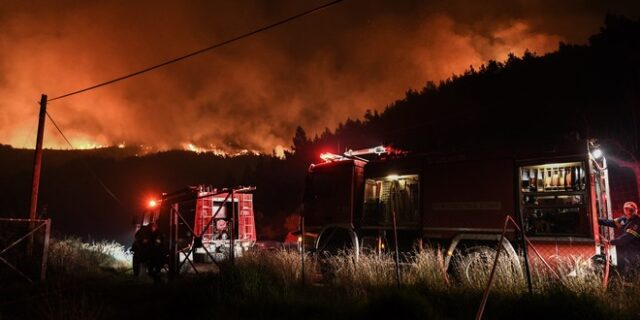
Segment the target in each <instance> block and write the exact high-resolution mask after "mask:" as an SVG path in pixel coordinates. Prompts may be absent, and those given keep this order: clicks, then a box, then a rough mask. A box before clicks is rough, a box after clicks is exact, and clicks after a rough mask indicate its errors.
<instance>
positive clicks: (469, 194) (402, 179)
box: [303, 140, 616, 263]
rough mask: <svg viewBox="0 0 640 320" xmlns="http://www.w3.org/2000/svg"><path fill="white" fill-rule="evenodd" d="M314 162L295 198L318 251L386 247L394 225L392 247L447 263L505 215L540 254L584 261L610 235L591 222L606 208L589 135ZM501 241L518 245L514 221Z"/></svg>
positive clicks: (603, 175) (602, 169)
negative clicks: (435, 253)
mask: <svg viewBox="0 0 640 320" xmlns="http://www.w3.org/2000/svg"><path fill="white" fill-rule="evenodd" d="M371 155H374V156H375V157H374V158H367V156H371ZM321 158H322V159H323V160H324V162H322V163H318V164H313V165H311V166H310V167H309V170H308V174H307V181H306V190H305V195H304V200H303V202H304V207H303V208H304V209H303V216H304V222H305V226H306V228H307V230H308V231H311V232H317V233H318V238H317V239H316V241H315V250H317V251H324V250H328V251H332V250H336V249H339V248H344V247H348V248H352V249H353V250H354V251H355V252H356V253H360V252H363V251H371V250H374V251H380V250H384V248H385V247H386V248H389V246H390V245H391V244H393V245H395V242H394V237H393V233H392V231H393V229H394V226H395V230H396V232H397V238H398V240H397V245H398V247H399V250H401V251H409V250H411V248H412V247H413V246H415V245H416V244H422V243H432V244H438V245H441V246H443V247H445V248H448V250H447V254H448V256H449V257H448V258H447V259H446V261H447V263H448V261H449V258H450V256H451V255H453V253H454V251H455V249H456V247H457V246H458V245H459V244H461V243H464V242H469V241H475V242H478V241H483V242H487V241H488V242H497V241H498V239H500V234H501V233H502V228H503V225H504V223H505V218H506V216H507V215H509V216H511V217H512V218H513V219H514V220H515V221H516V222H517V223H518V224H519V225H520V226H522V228H523V230H524V234H525V235H526V237H527V238H528V239H530V240H531V243H532V245H533V246H535V247H536V248H537V250H538V251H539V252H540V253H541V254H542V256H543V258H544V259H553V258H555V257H561V256H583V257H585V258H591V257H593V256H594V255H597V254H601V253H602V244H601V241H600V237H603V236H604V237H606V238H612V236H613V234H612V231H611V230H609V229H607V230H605V228H602V227H599V225H598V221H597V219H598V218H606V219H611V217H612V214H611V205H610V203H609V185H608V183H609V182H608V174H607V165H606V160H605V158H604V155H603V154H602V152H601V151H600V150H599V148H598V147H597V146H596V145H595V144H594V142H592V141H585V140H577V141H572V142H571V143H568V144H562V145H557V144H556V145H546V146H543V147H540V148H535V149H533V148H528V149H527V150H523V149H522V148H521V149H518V148H511V149H507V150H505V149H504V148H503V149H501V150H496V149H493V150H487V149H485V150H474V151H467V152H459V153H447V154H444V153H434V154H420V155H411V154H406V153H401V152H395V151H393V150H392V149H390V148H388V147H377V148H371V149H365V150H358V151H348V152H346V153H345V154H343V155H331V154H323V155H322V156H321ZM507 239H508V240H509V241H506V242H505V243H503V244H504V246H505V248H506V249H507V251H508V252H510V253H511V254H512V255H515V254H516V250H515V249H517V248H518V247H521V244H522V242H520V241H517V240H518V239H521V233H519V232H517V231H516V228H515V227H514V226H513V225H511V226H510V227H509V228H508V233H507ZM610 252H611V258H612V261H613V263H615V258H616V254H615V248H613V250H611V251H610Z"/></svg>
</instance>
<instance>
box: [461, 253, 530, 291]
mask: <svg viewBox="0 0 640 320" xmlns="http://www.w3.org/2000/svg"><path fill="white" fill-rule="evenodd" d="M495 257H496V250H495V248H492V247H489V246H482V245H479V246H471V247H466V248H464V249H461V250H457V252H456V254H455V256H454V259H453V260H452V262H453V263H452V265H451V267H450V268H449V270H450V272H451V273H452V274H453V277H454V279H456V280H457V281H460V282H462V283H466V284H470V285H480V286H483V285H485V284H486V283H487V281H488V279H489V275H490V273H491V268H492V267H493V263H494V261H495ZM520 268H521V266H520V265H519V264H517V263H515V262H514V261H513V259H511V258H510V257H508V256H507V254H505V253H504V252H502V254H501V256H500V259H499V261H498V269H497V272H498V273H497V276H498V277H500V276H507V275H512V276H513V277H519V275H521V270H520Z"/></svg>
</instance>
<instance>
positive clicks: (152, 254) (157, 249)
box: [147, 222, 165, 283]
mask: <svg viewBox="0 0 640 320" xmlns="http://www.w3.org/2000/svg"><path fill="white" fill-rule="evenodd" d="M148 235H149V238H148V240H149V242H148V243H149V247H148V248H149V256H148V263H147V271H148V273H149V275H150V276H151V277H152V278H153V282H154V283H159V282H160V270H162V267H163V266H164V262H165V259H164V258H165V250H164V237H163V236H162V233H160V231H158V225H157V224H156V223H155V222H152V223H150V224H149V233H148Z"/></svg>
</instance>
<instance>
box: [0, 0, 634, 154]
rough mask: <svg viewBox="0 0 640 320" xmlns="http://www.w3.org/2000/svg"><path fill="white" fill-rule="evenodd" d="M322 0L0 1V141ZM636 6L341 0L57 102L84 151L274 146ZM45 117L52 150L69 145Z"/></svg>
mask: <svg viewBox="0 0 640 320" xmlns="http://www.w3.org/2000/svg"><path fill="white" fill-rule="evenodd" d="M326 2H327V1H291V0H289V1H287V0H277V1H276V0H274V1H189V2H186V1H173V2H169V1H18V0H9V1H3V2H2V4H0V96H1V97H2V98H1V99H0V110H2V112H0V143H3V144H11V145H13V146H15V147H29V148H33V145H34V141H35V129H36V122H37V121H36V119H37V111H38V105H37V101H38V100H39V98H40V94H42V93H45V94H48V95H49V97H54V96H58V95H61V94H64V93H67V92H70V91H74V90H77V89H82V88H84V87H87V86H90V85H93V84H96V83H99V82H102V81H106V80H109V79H111V78H114V77H118V76H122V75H124V74H127V73H129V72H132V71H136V70H139V69H142V68H144V67H147V66H151V65H154V64H156V63H159V62H162V61H165V60H167V59H170V58H173V57H176V56H180V55H182V54H185V53H188V52H191V51H194V50H197V49H200V48H203V47H206V46H209V45H211V44H214V43H217V42H220V41H223V40H226V39H228V38H231V37H233V36H236V35H239V34H242V33H245V32H248V31H251V30H253V29H256V28H258V27H261V26H263V25H266V24H269V23H271V22H275V21H278V20H281V19H284V18H286V17H288V16H291V15H294V14H296V13H298V12H301V11H304V10H307V9H310V8H313V7H316V6H319V5H321V4H323V3H326ZM638 9H640V2H639V1H624V2H623V1H536V0H521V1H494V0H489V1H444V0H436V1H369V0H346V1H344V2H341V3H339V4H337V5H334V6H332V7H330V8H327V9H324V10H322V11H319V12H317V13H315V14H313V15H310V16H307V17H304V18H302V19H299V20H296V21H293V22H291V23H288V24H285V25H282V26H280V27H278V28H275V29H272V30H269V31H267V32H263V33H260V34H258V35H256V36H253V37H250V38H247V39H244V40H241V41H238V42H235V43H233V44H230V45H228V46H225V47H222V48H220V49H217V50H214V51H211V52H208V53H206V54H203V55H200V56H197V57H195V58H192V59H189V60H186V61H182V62H180V63H177V64H173V65H171V66H169V67H166V68H163V69H160V70H157V71H153V72H151V73H148V74H145V75H142V76H140V77H136V78H133V79H130V80H126V81H124V82H120V83H118V84H115V85H111V86H107V87H104V88H100V89H97V90H94V91H91V92H88V93H83V94H80V95H77V96H74V97H70V98H68V99H62V100H58V101H54V102H51V103H50V105H49V111H50V113H51V115H52V116H53V117H54V118H55V119H56V120H57V122H58V123H59V125H60V127H61V128H62V129H63V131H64V132H65V134H66V135H67V136H68V137H69V138H70V140H71V142H72V143H73V144H74V146H75V147H78V148H90V147H95V146H107V145H117V144H121V143H124V144H126V145H132V144H144V145H146V146H150V147H152V148H157V149H169V148H179V149H182V148H187V147H188V146H189V144H191V145H192V147H193V148H203V149H211V148H217V149H222V150H226V151H230V152H235V151H239V150H243V149H248V150H256V151H262V152H268V153H270V152H272V151H273V150H277V151H278V152H280V151H281V150H282V148H283V147H284V148H288V147H289V146H290V145H291V137H292V136H293V134H294V132H295V129H296V127H297V126H298V125H301V126H303V127H304V128H305V129H306V130H307V132H308V133H310V134H311V135H313V134H316V133H319V132H321V131H322V130H324V128H325V127H328V128H329V129H333V128H335V126H336V125H337V124H338V123H339V122H340V121H344V120H346V119H347V117H351V118H357V117H361V116H362V115H363V113H364V112H365V110H367V109H372V110H382V109H383V108H384V107H385V106H386V105H388V104H389V103H391V102H393V101H394V100H396V99H399V98H401V97H402V96H403V94H404V92H405V91H407V90H408V89H410V88H421V87H422V86H424V84H425V83H426V82H427V81H434V82H438V81H440V80H443V79H446V78H447V77H450V76H451V75H452V74H459V73H462V72H464V70H466V69H468V68H469V67H470V66H475V67H478V66H480V65H481V64H482V63H483V62H486V61H487V60H490V59H498V60H504V59H505V58H506V56H507V54H508V53H509V52H513V53H515V54H517V55H521V54H522V53H523V52H524V50H525V49H529V50H530V51H533V52H536V53H537V54H539V55H542V54H544V53H547V52H550V51H554V50H556V49H557V48H558V44H559V42H566V43H575V44H582V43H586V42H587V40H588V36H589V35H591V34H594V33H597V31H598V29H599V28H600V27H601V26H602V24H603V21H604V17H605V14H607V13H613V14H623V15H626V16H627V17H629V18H633V19H636V18H637V17H638V14H637V13H638V12H640V10H638ZM53 130H54V129H53V127H52V126H51V125H50V124H48V127H47V131H46V134H45V147H49V148H60V147H66V145H65V144H64V141H63V140H62V139H61V137H60V136H59V135H58V134H57V133H56V132H55V131H53Z"/></svg>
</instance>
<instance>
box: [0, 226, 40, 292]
mask: <svg viewBox="0 0 640 320" xmlns="http://www.w3.org/2000/svg"><path fill="white" fill-rule="evenodd" d="M50 232H51V220H50V219H46V220H40V219H0V282H1V283H8V282H13V281H27V282H35V281H38V280H44V279H45V278H46V274H47V255H48V249H49V235H50Z"/></svg>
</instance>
